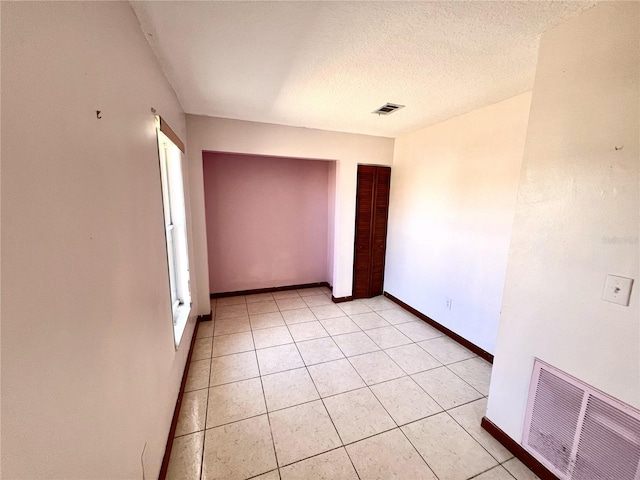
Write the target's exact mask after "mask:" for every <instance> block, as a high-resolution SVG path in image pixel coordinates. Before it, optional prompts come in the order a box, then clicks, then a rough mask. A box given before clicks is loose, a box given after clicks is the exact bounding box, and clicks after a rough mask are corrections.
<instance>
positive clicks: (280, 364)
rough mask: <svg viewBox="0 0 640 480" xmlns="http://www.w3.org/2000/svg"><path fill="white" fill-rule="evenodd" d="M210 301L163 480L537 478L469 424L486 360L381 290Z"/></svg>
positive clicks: (476, 418) (487, 369) (480, 411)
mask: <svg viewBox="0 0 640 480" xmlns="http://www.w3.org/2000/svg"><path fill="white" fill-rule="evenodd" d="M330 298H331V292H330V290H329V289H327V288H309V289H305V290H298V291H295V290H293V291H286V292H275V293H273V294H271V293H264V294H258V295H248V296H239V297H231V298H222V299H218V300H217V301H216V300H212V301H211V307H212V312H213V317H214V320H213V321H212V322H201V323H200V324H199V326H198V332H197V337H196V341H195V346H194V351H193V355H192V360H191V364H190V368H189V373H188V376H187V382H186V389H185V394H184V399H183V403H182V409H181V411H180V414H179V419H178V425H177V429H176V438H175V440H174V443H173V449H172V452H171V459H170V462H169V470H168V475H167V478H169V479H206V480H210V479H225V480H234V479H239V480H240V479H248V478H255V479H260V480H279V479H281V480H290V479H301V480H312V479H335V480H339V479H353V480H358V479H361V480H364V479H399V480H418V479H439V480H465V479H470V478H474V479H478V480H508V479H510V480H513V479H514V478H515V479H517V480H529V479H536V478H537V477H536V476H535V475H533V473H531V472H530V471H529V470H528V469H527V468H526V467H525V466H524V465H523V464H522V463H521V462H520V461H519V460H517V459H515V458H513V456H512V455H511V454H510V453H509V452H508V451H507V450H506V449H505V448H504V447H502V445H500V444H499V443H498V442H497V441H496V440H495V439H493V437H491V436H490V435H489V434H488V433H487V432H485V431H484V430H483V429H482V428H481V427H480V420H481V419H482V416H483V415H484V413H485V410H486V403H487V399H486V395H487V394H488V391H489V380H490V376H491V365H490V364H489V363H487V362H485V361H484V360H483V359H481V358H479V357H477V356H476V355H475V354H474V353H472V352H470V351H469V350H467V349H466V348H464V347H462V346H460V345H459V344H458V343H456V342H454V341H453V340H451V339H449V338H448V337H446V336H443V335H442V334H441V333H440V332H439V331H438V330H436V329H434V328H432V327H431V326H429V325H427V324H425V323H424V322H422V321H421V320H420V319H418V318H416V317H415V316H413V315H411V314H410V313H408V312H406V311H405V310H402V309H400V308H398V307H397V306H396V305H395V304H394V303H393V302H391V301H389V300H388V299H387V298H385V297H376V298H372V299H366V300H355V301H352V302H346V303H341V304H333V303H332V302H331V300H330Z"/></svg>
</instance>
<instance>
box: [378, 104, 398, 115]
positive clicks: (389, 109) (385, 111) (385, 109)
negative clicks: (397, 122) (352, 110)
mask: <svg viewBox="0 0 640 480" xmlns="http://www.w3.org/2000/svg"><path fill="white" fill-rule="evenodd" d="M401 108H404V105H398V104H396V103H385V104H384V105H383V106H381V107H380V108H378V109H377V110H374V111H373V112H371V113H377V114H378V115H389V114H390V113H393V112H395V111H396V110H400V109H401Z"/></svg>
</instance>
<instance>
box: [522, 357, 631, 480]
mask: <svg viewBox="0 0 640 480" xmlns="http://www.w3.org/2000/svg"><path fill="white" fill-rule="evenodd" d="M522 445H523V446H524V447H525V448H526V449H527V451H528V452H529V453H531V454H532V455H533V456H534V457H535V458H536V459H538V461H540V462H541V463H542V464H543V465H544V466H546V467H547V468H548V469H549V470H551V472H553V473H554V474H555V475H556V476H558V477H559V478H561V479H566V480H640V412H639V411H638V410H636V409H634V408H632V407H631V406H629V405H626V404H624V403H622V402H620V401H619V400H616V399H614V398H612V397H610V396H608V395H606V394H605V393H603V392H600V391H599V390H596V389H595V388H593V387H591V386H589V385H587V384H585V383H583V382H581V381H580V380H578V379H576V378H574V377H572V376H570V375H568V374H566V373H564V372H562V371H560V370H558V369H557V368H555V367H552V366H551V365H548V364H546V363H544V362H543V361H541V360H539V359H536V360H535V364H534V366H533V375H532V377H531V387H530V389H529V399H528V403H527V413H526V416H525V424H524V429H523V434H522Z"/></svg>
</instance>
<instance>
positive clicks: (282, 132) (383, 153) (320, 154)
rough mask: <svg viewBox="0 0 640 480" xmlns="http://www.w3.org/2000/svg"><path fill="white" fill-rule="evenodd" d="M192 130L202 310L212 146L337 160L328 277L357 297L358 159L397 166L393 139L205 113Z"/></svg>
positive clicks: (204, 308)
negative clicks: (206, 167) (207, 166)
mask: <svg viewBox="0 0 640 480" xmlns="http://www.w3.org/2000/svg"><path fill="white" fill-rule="evenodd" d="M187 132H188V135H189V171H190V178H189V182H190V185H191V205H192V212H193V222H194V232H193V233H194V237H193V239H194V241H193V243H194V258H195V261H196V271H195V277H196V279H197V284H198V299H199V304H200V310H199V314H201V315H202V314H206V313H208V310H209V306H208V303H207V302H208V297H209V285H208V283H209V282H208V278H207V276H208V273H207V264H208V262H207V239H206V228H205V212H204V190H203V177H202V152H203V151H207V150H209V151H218V152H230V153H248V154H257V155H273V156H279V157H294V158H295V157H297V158H310V159H318V160H336V161H337V165H336V190H335V195H336V198H335V212H336V215H335V220H334V225H333V228H334V247H333V248H334V256H333V258H334V263H333V278H328V279H327V281H328V282H329V283H331V284H333V288H334V295H335V296H336V297H343V296H348V295H351V288H352V277H353V235H354V228H355V205H356V172H357V168H358V163H367V164H376V165H391V163H392V161H393V139H391V138H384V137H372V136H368V135H355V134H351V133H339V132H329V131H326V130H314V129H310V128H300V127H285V126H282V125H272V124H267V123H255V122H245V121H240V120H228V119H223V118H212V117H203V116H199V115H187ZM329 231H331V229H329Z"/></svg>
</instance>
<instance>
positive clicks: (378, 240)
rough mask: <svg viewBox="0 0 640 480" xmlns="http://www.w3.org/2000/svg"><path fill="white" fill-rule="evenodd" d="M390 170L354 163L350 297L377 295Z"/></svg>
mask: <svg viewBox="0 0 640 480" xmlns="http://www.w3.org/2000/svg"><path fill="white" fill-rule="evenodd" d="M390 181H391V169H390V168H389V167H374V166H369V165H358V189H357V195H356V232H355V252H354V261H353V297H354V298H368V297H374V296H376V295H381V294H382V292H383V284H384V259H385V254H386V246H387V219H388V216H389V185H390Z"/></svg>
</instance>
